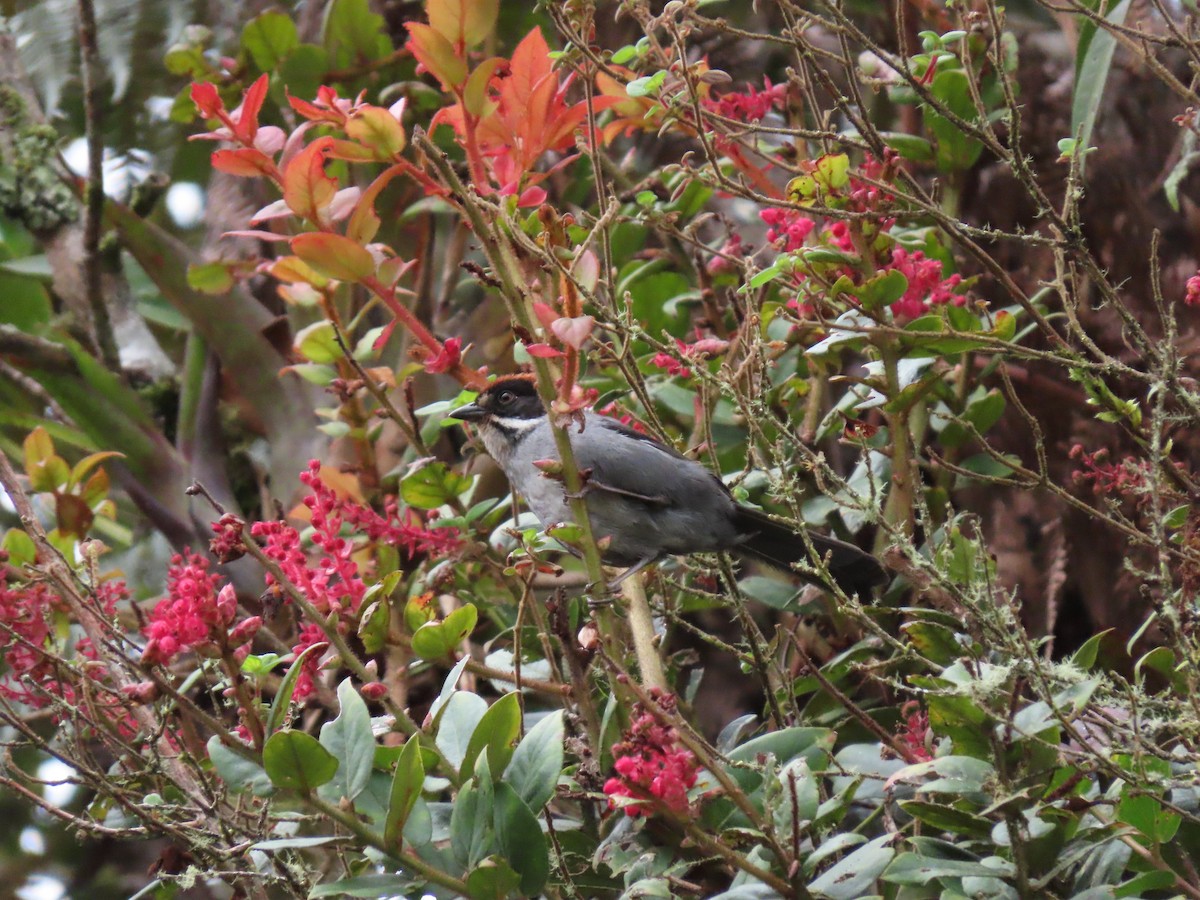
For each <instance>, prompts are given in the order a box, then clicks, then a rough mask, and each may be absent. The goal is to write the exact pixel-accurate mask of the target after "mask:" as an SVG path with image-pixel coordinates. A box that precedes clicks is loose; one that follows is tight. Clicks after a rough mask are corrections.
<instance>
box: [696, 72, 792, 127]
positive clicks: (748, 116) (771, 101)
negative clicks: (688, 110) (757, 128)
mask: <svg viewBox="0 0 1200 900" xmlns="http://www.w3.org/2000/svg"><path fill="white" fill-rule="evenodd" d="M786 99H787V85H786V84H771V79H769V78H764V79H763V89H762V90H761V91H757V90H755V89H754V85H748V86H747V87H746V90H745V91H744V92H740V93H739V92H738V91H729V92H728V93H725V94H722V95H721V96H720V97H710V98H707V99H706V100H705V101H704V107H705V109H708V110H710V111H712V112H715V113H716V114H717V115H719V116H724V117H725V118H727V119H737V120H738V121H739V122H757V121H759V120H760V119H764V118H766V115H767V113H769V112H770V111H771V110H773V109H775V108H776V107H779V106H782V105H783V102H784V101H785V100H786Z"/></svg>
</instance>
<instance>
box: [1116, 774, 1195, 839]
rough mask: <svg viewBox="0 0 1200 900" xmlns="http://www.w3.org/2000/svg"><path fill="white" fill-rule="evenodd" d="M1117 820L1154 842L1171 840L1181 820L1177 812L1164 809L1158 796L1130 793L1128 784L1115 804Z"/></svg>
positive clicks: (1130, 788)
mask: <svg viewBox="0 0 1200 900" xmlns="http://www.w3.org/2000/svg"><path fill="white" fill-rule="evenodd" d="M1117 820H1118V821H1120V822H1124V823H1125V824H1126V825H1131V826H1133V827H1134V828H1136V829H1137V830H1138V831H1140V832H1141V833H1142V834H1144V835H1145V836H1146V837H1147V838H1149V839H1150V840H1151V841H1153V842H1154V843H1156V844H1165V843H1168V842H1169V841H1171V840H1172V839H1173V838H1174V837H1175V832H1177V831H1178V830H1179V826H1180V824H1181V823H1182V821H1183V820H1182V817H1181V816H1180V815H1179V814H1178V813H1176V812H1172V811H1171V810H1169V809H1166V808H1165V807H1164V806H1163V805H1162V801H1161V800H1160V799H1159V798H1157V797H1152V796H1150V795H1149V794H1135V793H1132V787H1131V786H1128V785H1127V786H1126V788H1125V796H1123V797H1122V798H1121V802H1120V803H1118V804H1117Z"/></svg>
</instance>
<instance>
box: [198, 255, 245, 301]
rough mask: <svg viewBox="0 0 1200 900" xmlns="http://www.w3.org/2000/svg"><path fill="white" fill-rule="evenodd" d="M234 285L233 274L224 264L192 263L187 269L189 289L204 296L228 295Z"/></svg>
mask: <svg viewBox="0 0 1200 900" xmlns="http://www.w3.org/2000/svg"><path fill="white" fill-rule="evenodd" d="M234 283H235V282H234V278H233V273H232V272H231V271H230V270H229V266H228V265H226V264H225V263H223V262H208V263H192V264H191V265H189V266H188V267H187V284H188V287H190V288H192V289H193V290H196V291H200V292H201V293H202V294H211V295H213V296H214V297H215V296H219V295H221V294H226V293H228V292H229V290H230V288H232V287H233V285H234Z"/></svg>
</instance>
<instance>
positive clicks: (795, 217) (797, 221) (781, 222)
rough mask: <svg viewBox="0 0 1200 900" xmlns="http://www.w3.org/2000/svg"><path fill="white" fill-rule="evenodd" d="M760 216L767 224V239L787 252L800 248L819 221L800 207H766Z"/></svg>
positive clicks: (760, 212)
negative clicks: (805, 213) (815, 220)
mask: <svg viewBox="0 0 1200 900" xmlns="http://www.w3.org/2000/svg"><path fill="white" fill-rule="evenodd" d="M758 217H759V218H760V219H762V220H763V222H765V223H766V225H767V241H769V242H770V243H771V244H773V245H775V247H776V248H777V249H778V250H780V251H783V252H785V253H790V252H791V251H793V250H799V249H800V248H801V247H803V246H804V242H805V241H806V240H807V239H808V236H809V235H810V234H812V231H813V229H814V228H816V227H817V223H816V222H814V221H813V220H812V219H810V218H809V217H808V216H806V215H804V214H803V213H802V212H800V210H798V209H777V208H774V207H773V208H771V209H764V210H760V211H759V214H758Z"/></svg>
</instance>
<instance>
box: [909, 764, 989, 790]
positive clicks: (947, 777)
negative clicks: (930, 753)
mask: <svg viewBox="0 0 1200 900" xmlns="http://www.w3.org/2000/svg"><path fill="white" fill-rule="evenodd" d="M930 774H934V775H937V776H939V777H938V778H935V779H933V780H932V781H926V780H924V779H925V778H926V776H928V775H930ZM995 775H996V770H995V769H994V768H993V767H992V764H991V763H989V762H988V761H987V760H984V759H976V758H975V757H973V756H943V757H940V758H938V759H933V760H930V761H928V762H921V763H915V764H913V765H910V766H905V767H904V768H902V769H901V770H900V771H898V772H897V773H896V774H894V775H893V776H892V780H893V781H906V782H911V783H913V784H918V785H919V786H920V789H921V791H922V792H924V793H928V794H937V793H943V794H982V793H985V790H986V786H987V784H988V783H990V782H991V781H992V779H993V778H994V777H995Z"/></svg>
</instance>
